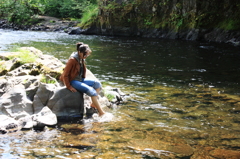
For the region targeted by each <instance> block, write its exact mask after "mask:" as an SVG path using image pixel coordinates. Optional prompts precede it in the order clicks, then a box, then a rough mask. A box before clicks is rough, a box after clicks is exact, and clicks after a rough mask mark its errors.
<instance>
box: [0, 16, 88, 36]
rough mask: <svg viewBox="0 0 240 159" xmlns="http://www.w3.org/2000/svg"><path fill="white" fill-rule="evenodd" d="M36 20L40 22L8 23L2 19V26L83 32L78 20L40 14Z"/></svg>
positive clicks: (18, 28)
mask: <svg viewBox="0 0 240 159" xmlns="http://www.w3.org/2000/svg"><path fill="white" fill-rule="evenodd" d="M36 21H38V23H36V24H32V25H16V24H14V23H8V21H7V20H1V19H0V28H1V29H13V30H26V31H48V32H66V33H68V34H80V33H82V32H83V30H82V29H80V28H79V27H77V23H78V22H77V21H70V20H66V19H59V18H55V17H50V16H38V18H37V19H36Z"/></svg>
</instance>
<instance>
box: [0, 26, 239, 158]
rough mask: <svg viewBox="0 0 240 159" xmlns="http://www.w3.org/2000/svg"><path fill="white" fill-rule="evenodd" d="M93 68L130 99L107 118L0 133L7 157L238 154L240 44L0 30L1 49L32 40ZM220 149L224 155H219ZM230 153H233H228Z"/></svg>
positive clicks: (48, 50)
mask: <svg viewBox="0 0 240 159" xmlns="http://www.w3.org/2000/svg"><path fill="white" fill-rule="evenodd" d="M79 41H81V42H84V43H87V44H89V46H90V47H91V49H92V51H93V52H92V55H91V56H89V57H88V59H87V66H88V68H89V69H90V70H91V71H92V72H93V73H94V74H95V75H96V77H97V78H98V79H99V80H100V81H101V82H102V83H103V84H104V85H108V86H112V87H117V88H120V89H121V90H122V91H123V92H124V93H126V94H128V95H129V97H130V98H129V99H128V100H127V101H126V102H124V103H123V104H121V105H120V106H118V108H115V109H111V110H109V111H110V112H111V113H112V114H113V115H114V119H113V120H112V121H110V122H107V123H99V122H94V121H91V120H85V121H84V122H83V123H59V125H58V126H57V127H56V128H46V129H45V130H44V131H36V130H29V131H21V132H17V133H14V134H9V135H8V136H6V135H5V136H3V135H2V136H0V157H2V158H84V159H85V158H86V159H88V158H98V159H100V158H103V159H106V158H107V159H108V158H110V159H113V158H124V159H125V158H137V159H138V158H139V159H140V158H144V159H145V158H146V159H155V158H163V159H165V158H184V159H186V158H191V159H194V158H197V157H199V158H200V157H202V158H211V157H212V158H221V157H222V156H224V155H223V154H226V155H228V156H227V157H226V155H225V157H226V158H230V157H231V156H233V157H236V156H237V157H239V158H240V116H239V113H240V89H239V88H240V83H239V82H240V81H239V79H240V62H239V61H240V50H239V48H238V47H234V46H232V45H229V44H219V43H211V42H198V41H180V40H163V39H147V38H130V37H107V36H95V35H68V34H65V33H54V32H33V31H10V30H0V53H1V54H3V53H4V52H5V51H9V50H12V49H13V48H16V47H21V46H33V47H35V48H37V49H39V50H41V51H42V52H43V53H44V54H49V55H54V56H55V57H57V58H59V59H60V60H61V61H62V62H64V63H65V62H66V61H67V59H68V57H69V55H70V54H71V52H73V51H75V43H76V42H79ZM221 154H222V155H221ZM229 156H230V157H229Z"/></svg>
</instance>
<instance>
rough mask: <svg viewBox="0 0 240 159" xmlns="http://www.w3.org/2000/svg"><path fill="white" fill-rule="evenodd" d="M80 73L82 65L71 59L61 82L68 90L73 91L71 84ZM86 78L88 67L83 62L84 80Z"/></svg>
mask: <svg viewBox="0 0 240 159" xmlns="http://www.w3.org/2000/svg"><path fill="white" fill-rule="evenodd" d="M79 73H80V64H79V62H78V61H77V60H76V59H75V58H73V57H71V58H70V59H69V60H68V62H67V64H66V67H65V69H64V71H63V73H62V75H61V76H60V80H61V81H62V82H63V83H64V85H65V86H66V87H67V88H68V89H71V88H72V86H71V85H70V82H71V81H72V80H73V79H74V78H75V77H76V76H77V75H78V74H79ZM85 77H86V65H85V63H84V62H83V74H82V78H85Z"/></svg>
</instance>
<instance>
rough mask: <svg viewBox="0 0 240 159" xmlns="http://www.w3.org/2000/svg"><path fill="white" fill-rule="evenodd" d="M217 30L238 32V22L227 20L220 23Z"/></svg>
mask: <svg viewBox="0 0 240 159" xmlns="http://www.w3.org/2000/svg"><path fill="white" fill-rule="evenodd" d="M219 28H221V29H224V30H238V29H240V20H238V19H235V20H233V19H227V20H225V21H223V22H221V23H220V25H219Z"/></svg>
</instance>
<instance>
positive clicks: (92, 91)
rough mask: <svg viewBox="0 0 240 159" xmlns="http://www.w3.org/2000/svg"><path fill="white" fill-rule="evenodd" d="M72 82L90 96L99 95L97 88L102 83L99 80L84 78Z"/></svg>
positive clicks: (76, 87) (77, 88)
mask: <svg viewBox="0 0 240 159" xmlns="http://www.w3.org/2000/svg"><path fill="white" fill-rule="evenodd" d="M70 84H71V85H72V86H73V87H74V88H75V89H76V90H78V91H80V92H83V93H86V94H87V95H89V96H91V97H92V96H97V95H98V94H97V91H96V89H98V88H101V87H102V85H101V83H100V82H99V81H97V80H90V79H85V78H83V79H82V81H77V80H72V81H71V82H70Z"/></svg>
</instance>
